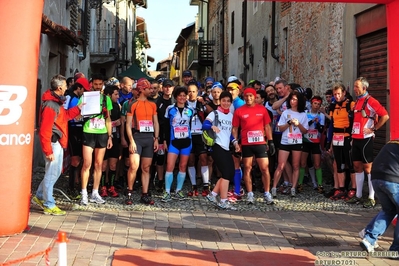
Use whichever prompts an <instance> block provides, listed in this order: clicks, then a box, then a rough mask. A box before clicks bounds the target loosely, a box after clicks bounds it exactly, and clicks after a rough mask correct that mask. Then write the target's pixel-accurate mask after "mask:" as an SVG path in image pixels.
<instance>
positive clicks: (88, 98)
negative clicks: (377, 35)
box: [81, 91, 101, 116]
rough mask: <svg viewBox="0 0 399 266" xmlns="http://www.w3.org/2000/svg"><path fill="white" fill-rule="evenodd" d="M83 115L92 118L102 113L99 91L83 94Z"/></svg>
mask: <svg viewBox="0 0 399 266" xmlns="http://www.w3.org/2000/svg"><path fill="white" fill-rule="evenodd" d="M82 97H83V98H82V102H83V103H85V104H84V105H82V110H81V115H83V116H90V115H96V114H99V113H101V104H100V101H101V95H100V92H99V91H85V92H83V96H82Z"/></svg>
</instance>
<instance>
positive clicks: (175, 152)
mask: <svg viewBox="0 0 399 266" xmlns="http://www.w3.org/2000/svg"><path fill="white" fill-rule="evenodd" d="M187 95H188V92H187V88H186V87H176V88H175V90H174V91H173V97H174V98H175V99H176V103H175V104H173V105H169V106H168V108H167V109H166V111H165V118H166V119H167V120H168V122H166V123H165V127H166V128H165V130H164V132H165V134H166V132H170V141H169V143H168V142H167V141H166V138H163V139H165V141H164V148H165V150H166V151H168V156H167V160H166V161H167V163H166V173H165V193H164V195H163V197H162V201H163V202H169V201H171V200H172V197H171V195H170V187H171V186H172V182H173V169H174V167H175V163H176V160H177V157H178V156H179V155H180V158H179V173H178V174H177V187H176V194H175V197H176V198H177V199H179V200H184V199H186V197H185V195H184V194H183V192H182V191H181V189H182V187H183V183H184V180H185V178H186V170H187V162H188V158H189V156H190V152H191V147H192V145H191V128H190V125H191V119H192V117H193V115H194V110H192V109H191V108H189V107H188V106H187Z"/></svg>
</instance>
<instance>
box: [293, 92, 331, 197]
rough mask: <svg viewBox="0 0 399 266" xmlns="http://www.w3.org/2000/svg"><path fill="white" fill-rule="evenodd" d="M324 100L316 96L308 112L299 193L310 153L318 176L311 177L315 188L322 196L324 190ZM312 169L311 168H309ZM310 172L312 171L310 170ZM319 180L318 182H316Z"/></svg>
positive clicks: (311, 100)
mask: <svg viewBox="0 0 399 266" xmlns="http://www.w3.org/2000/svg"><path fill="white" fill-rule="evenodd" d="M322 102H323V100H322V98H321V97H320V96H314V97H312V99H310V104H311V109H310V110H306V116H307V117H308V125H309V129H308V132H307V133H306V134H304V135H303V150H302V155H301V168H300V169H299V181H298V192H301V191H302V189H303V188H302V184H303V179H304V176H305V168H306V165H307V162H308V156H309V153H311V154H312V158H313V165H312V167H314V171H315V173H316V176H314V174H313V175H311V178H312V182H313V187H314V189H317V191H318V192H319V193H320V194H322V193H324V189H323V174H322V171H321V165H320V162H321V148H320V139H321V132H323V129H324V121H325V116H324V114H323V113H320V112H319V110H320V106H321V104H322ZM309 168H310V166H309ZM309 172H310V170H309ZM316 179H317V181H316Z"/></svg>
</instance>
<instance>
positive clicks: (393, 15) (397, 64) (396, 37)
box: [386, 0, 399, 139]
mask: <svg viewBox="0 0 399 266" xmlns="http://www.w3.org/2000/svg"><path fill="white" fill-rule="evenodd" d="M386 8H387V25H388V26H387V28H388V29H387V30H388V75H389V84H388V88H389V89H390V96H389V98H390V100H391V103H390V110H389V120H390V121H391V122H390V126H391V139H397V138H399V20H398V14H399V0H395V1H393V2H391V3H389V4H387V5H386Z"/></svg>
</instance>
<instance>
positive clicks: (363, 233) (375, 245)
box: [359, 228, 380, 248]
mask: <svg viewBox="0 0 399 266" xmlns="http://www.w3.org/2000/svg"><path fill="white" fill-rule="evenodd" d="M365 234H366V229H365V228H363V230H362V231H360V232H359V237H360V238H361V239H364V235H365ZM377 242H378V241H377V240H376V241H375V242H374V248H379V247H380V245H378V243H377Z"/></svg>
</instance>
